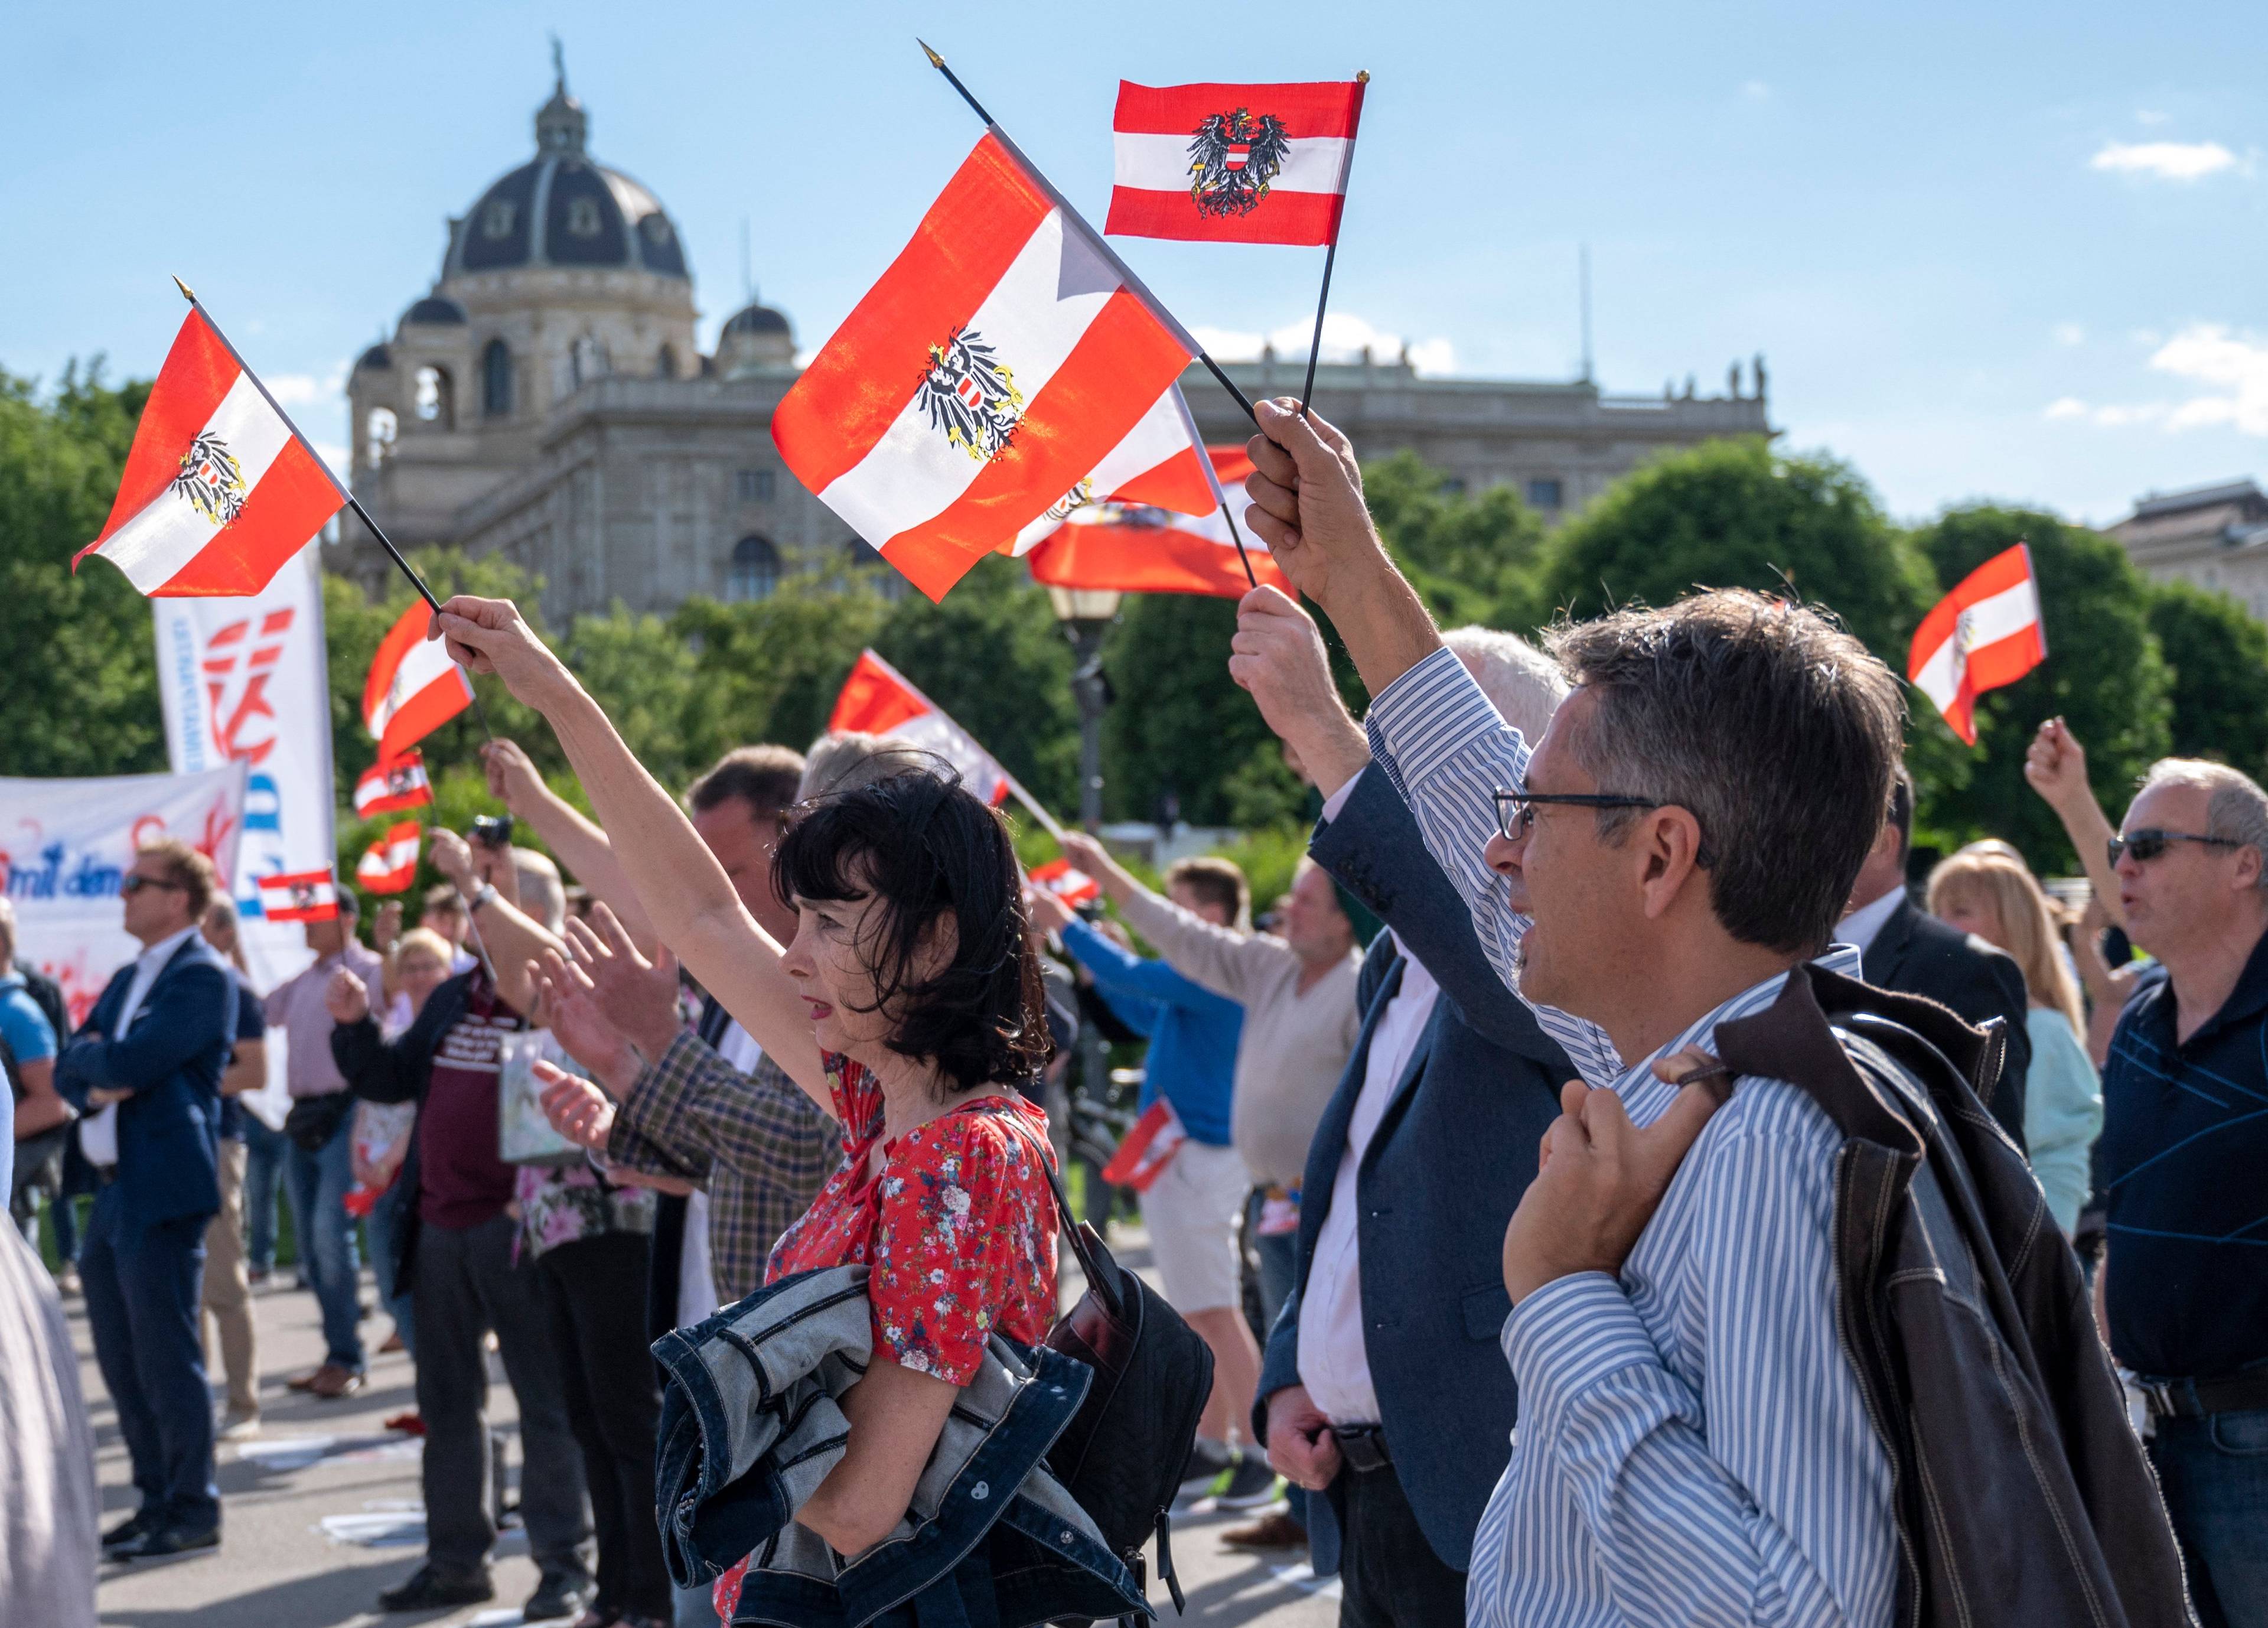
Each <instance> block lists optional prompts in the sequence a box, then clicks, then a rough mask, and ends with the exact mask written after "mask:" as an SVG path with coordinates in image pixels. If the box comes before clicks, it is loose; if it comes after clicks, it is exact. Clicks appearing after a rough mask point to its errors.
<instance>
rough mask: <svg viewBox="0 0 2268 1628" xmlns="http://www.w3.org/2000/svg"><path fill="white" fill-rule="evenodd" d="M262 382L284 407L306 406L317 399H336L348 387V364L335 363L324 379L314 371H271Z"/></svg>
mask: <svg viewBox="0 0 2268 1628" xmlns="http://www.w3.org/2000/svg"><path fill="white" fill-rule="evenodd" d="M262 382H264V383H265V384H266V385H267V387H268V391H269V394H271V395H273V396H274V397H275V398H276V401H277V403H278V404H279V405H281V406H284V407H306V406H307V405H309V404H310V403H312V402H315V401H337V400H338V398H339V396H340V394H342V392H343V391H344V390H345V389H346V387H347V365H346V364H345V363H344V362H339V363H335V364H334V365H332V367H331V371H330V372H329V373H328V375H326V376H325V377H324V378H322V379H317V378H316V377H315V376H314V375H313V373H271V374H269V375H267V376H266V377H265V378H264V379H263V380H262Z"/></svg>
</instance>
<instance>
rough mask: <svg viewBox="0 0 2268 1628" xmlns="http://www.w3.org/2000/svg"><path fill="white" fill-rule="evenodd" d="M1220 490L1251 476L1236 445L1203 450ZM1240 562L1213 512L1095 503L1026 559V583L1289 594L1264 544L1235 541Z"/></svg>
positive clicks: (1235, 595) (1223, 521) (1224, 595)
mask: <svg viewBox="0 0 2268 1628" xmlns="http://www.w3.org/2000/svg"><path fill="white" fill-rule="evenodd" d="M1205 450H1206V453H1208V455H1209V460H1210V462H1211V467H1212V468H1213V470H1214V471H1215V473H1216V475H1218V477H1219V481H1220V483H1221V484H1222V485H1224V486H1225V485H1227V484H1229V483H1241V481H1242V480H1243V479H1244V477H1245V476H1246V475H1249V474H1251V473H1252V460H1251V458H1250V457H1249V456H1248V454H1247V453H1246V452H1245V450H1244V448H1242V447H1241V446H1212V447H1208V448H1206V449H1205ZM1243 539H1244V550H1245V552H1244V558H1245V559H1248V560H1250V561H1251V562H1252V579H1251V580H1248V579H1247V578H1246V577H1245V575H1244V562H1243V560H1241V559H1239V558H1238V557H1237V552H1236V534H1233V533H1232V532H1231V531H1230V530H1229V524H1228V518H1227V516H1226V515H1225V514H1223V513H1222V512H1221V511H1220V509H1219V507H1218V506H1216V507H1215V508H1213V509H1212V510H1211V512H1208V513H1205V514H1201V515H1200V514H1175V513H1173V512H1170V511H1168V510H1166V509H1161V508H1157V507H1153V506H1151V505H1144V504H1139V503H1127V502H1118V503H1099V504H1093V505H1087V506H1086V507H1084V508H1079V509H1076V510H1074V511H1072V512H1071V513H1070V514H1068V515H1066V516H1065V517H1064V519H1063V520H1062V521H1061V522H1060V523H1059V524H1057V526H1056V527H1054V528H1053V529H1051V530H1050V531H1049V533H1048V534H1047V535H1046V536H1045V537H1044V538H1042V540H1041V541H1039V542H1038V543H1037V544H1036V545H1035V547H1034V548H1033V549H1032V550H1031V552H1030V553H1029V554H1028V555H1027V556H1026V558H1027V561H1028V562H1029V564H1030V565H1031V569H1032V580H1033V581H1035V582H1036V583H1039V584H1041V585H1042V586H1046V587H1051V588H1112V589H1116V590H1117V591H1118V592H1120V593H1205V594H1211V595H1213V596H1215V597H1217V598H1221V599H1241V598H1242V597H1243V596H1244V595H1245V594H1246V593H1249V592H1250V591H1251V589H1252V587H1253V586H1254V582H1255V581H1256V582H1257V583H1259V584H1260V585H1262V586H1269V587H1275V588H1280V589H1282V590H1283V591H1284V592H1285V593H1294V594H1295V593H1296V592H1297V591H1296V590H1295V589H1294V588H1293V587H1292V584H1291V579H1290V578H1287V577H1285V575H1284V571H1283V569H1282V567H1280V566H1278V564H1276V562H1275V561H1274V560H1273V559H1272V558H1270V556H1269V553H1268V545H1267V544H1266V543H1264V542H1263V541H1260V539H1259V538H1258V537H1257V536H1256V535H1255V534H1253V533H1251V532H1249V531H1247V532H1245V533H1243Z"/></svg>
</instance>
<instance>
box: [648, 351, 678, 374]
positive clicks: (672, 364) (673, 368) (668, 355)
mask: <svg viewBox="0 0 2268 1628" xmlns="http://www.w3.org/2000/svg"><path fill="white" fill-rule="evenodd" d="M653 371H654V372H655V374H656V375H657V376H658V377H660V378H663V379H674V378H676V377H677V352H676V351H674V350H672V349H670V347H669V346H667V345H664V346H663V347H662V348H661V356H660V357H659V359H658V360H657V361H656V362H655V363H654V365H653Z"/></svg>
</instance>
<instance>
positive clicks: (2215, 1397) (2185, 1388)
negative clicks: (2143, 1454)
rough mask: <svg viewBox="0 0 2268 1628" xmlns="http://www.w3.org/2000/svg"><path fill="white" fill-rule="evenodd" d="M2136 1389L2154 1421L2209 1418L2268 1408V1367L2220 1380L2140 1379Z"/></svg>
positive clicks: (2136, 1382)
mask: <svg viewBox="0 0 2268 1628" xmlns="http://www.w3.org/2000/svg"><path fill="white" fill-rule="evenodd" d="M2134 1385H2135V1389H2138V1390H2139V1391H2140V1392H2141V1393H2142V1396H2143V1400H2144V1401H2146V1402H2147V1403H2149V1407H2150V1416H2151V1417H2152V1418H2212V1417H2213V1415H2214V1414H2216V1413H2249V1412H2250V1411H2253V1410H2254V1409H2256V1408H2268V1367H2262V1368H2253V1369H2250V1370H2248V1371H2246V1372H2245V1373H2242V1374H2226V1375H2224V1376H2222V1377H2221V1378H2220V1379H2209V1380H2146V1379H2138V1380H2136V1381H2134Z"/></svg>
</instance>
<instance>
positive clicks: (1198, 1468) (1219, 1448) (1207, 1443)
mask: <svg viewBox="0 0 2268 1628" xmlns="http://www.w3.org/2000/svg"><path fill="white" fill-rule="evenodd" d="M1237 1458H1238V1454H1237V1451H1236V1449H1235V1448H1232V1447H1230V1446H1229V1445H1228V1444H1227V1443H1226V1442H1225V1441H1215V1440H1213V1439H1212V1438H1211V1437H1210V1436H1199V1437H1198V1438H1197V1440H1196V1441H1195V1442H1193V1443H1192V1444H1191V1445H1190V1448H1189V1466H1188V1468H1186V1469H1184V1470H1182V1492H1205V1491H1208V1490H1210V1489H1211V1486H1212V1484H1213V1483H1214V1482H1216V1481H1218V1480H1219V1479H1220V1478H1221V1477H1223V1476H1225V1475H1226V1474H1227V1473H1228V1472H1229V1471H1230V1470H1233V1469H1235V1468H1236V1463H1237Z"/></svg>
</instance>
